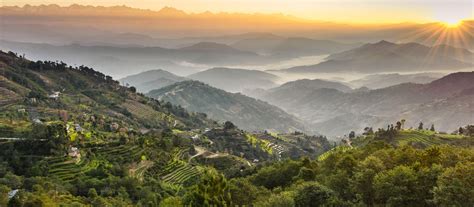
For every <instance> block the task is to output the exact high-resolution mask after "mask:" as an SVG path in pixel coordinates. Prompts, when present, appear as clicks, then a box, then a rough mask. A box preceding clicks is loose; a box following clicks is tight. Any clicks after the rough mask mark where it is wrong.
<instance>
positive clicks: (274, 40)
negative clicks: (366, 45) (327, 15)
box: [231, 34, 360, 57]
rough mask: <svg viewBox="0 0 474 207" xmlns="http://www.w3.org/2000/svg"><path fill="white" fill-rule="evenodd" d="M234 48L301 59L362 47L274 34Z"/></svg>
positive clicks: (249, 40) (240, 42)
mask: <svg viewBox="0 0 474 207" xmlns="http://www.w3.org/2000/svg"><path fill="white" fill-rule="evenodd" d="M231 46H232V47H234V48H237V49H240V50H244V51H252V52H255V53H258V54H265V55H272V56H280V57H301V56H313V55H327V54H332V53H336V52H342V51H344V50H348V49H352V48H355V47H358V46H360V44H345V43H340V42H335V41H330V40H315V39H309V38H301V37H300V38H298V37H290V38H285V37H280V36H276V35H272V34H268V35H266V36H260V37H254V38H248V39H242V40H239V41H237V42H235V43H233V44H231Z"/></svg>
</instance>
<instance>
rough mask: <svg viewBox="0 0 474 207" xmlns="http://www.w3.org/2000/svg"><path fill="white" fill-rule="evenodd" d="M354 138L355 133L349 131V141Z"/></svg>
mask: <svg viewBox="0 0 474 207" xmlns="http://www.w3.org/2000/svg"><path fill="white" fill-rule="evenodd" d="M354 138H355V132H354V131H351V132H350V133H349V139H354Z"/></svg>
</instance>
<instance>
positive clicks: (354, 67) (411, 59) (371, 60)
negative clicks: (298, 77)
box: [284, 41, 473, 73]
mask: <svg viewBox="0 0 474 207" xmlns="http://www.w3.org/2000/svg"><path fill="white" fill-rule="evenodd" d="M437 49H438V48H437V47H428V46H424V45H421V44H418V43H405V44H395V43H391V42H387V41H380V42H377V43H373V44H371V43H369V44H365V45H363V46H360V47H358V48H355V49H351V50H347V51H344V52H340V53H335V54H332V55H330V56H329V57H327V60H326V61H324V62H322V63H319V64H316V65H309V66H297V67H293V68H289V69H285V70H284V71H286V72H292V73H297V72H299V73H301V72H304V73H309V72H349V71H351V72H360V73H382V72H402V71H403V72H408V71H414V70H417V71H433V70H454V69H465V68H469V67H472V63H470V61H469V60H470V59H469V58H466V59H465V61H467V62H463V61H460V60H459V59H458V58H459V57H460V56H457V54H458V53H457V51H458V50H456V49H448V46H444V49H443V50H442V52H441V50H437ZM472 55H473V54H472V53H470V54H464V55H463V56H464V57H472Z"/></svg>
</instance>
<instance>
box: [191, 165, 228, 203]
mask: <svg viewBox="0 0 474 207" xmlns="http://www.w3.org/2000/svg"><path fill="white" fill-rule="evenodd" d="M231 203H232V200H231V194H230V192H229V184H228V182H227V180H226V179H225V177H224V176H223V175H222V174H221V173H219V172H217V171H216V170H215V169H214V168H207V169H205V170H204V172H203V175H202V176H201V180H200V181H199V183H198V184H196V185H194V186H193V187H192V189H191V190H190V191H189V192H188V194H186V196H185V204H186V205H189V206H231Z"/></svg>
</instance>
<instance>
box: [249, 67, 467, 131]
mask: <svg viewBox="0 0 474 207" xmlns="http://www.w3.org/2000/svg"><path fill="white" fill-rule="evenodd" d="M472 80H474V72H460V73H453V74H450V75H447V76H445V77H443V78H440V79H438V80H435V81H433V82H431V83H427V84H412V83H405V84H399V85H395V86H391V87H387V88H381V89H377V90H368V91H358V90H356V91H353V92H348V93H343V92H341V91H338V90H335V89H317V90H312V91H311V92H310V93H306V94H301V95H300V94H299V93H284V94H281V93H275V94H272V93H263V95H261V96H258V97H257V98H259V99H261V100H264V101H267V102H269V103H270V104H273V105H275V106H278V107H280V108H282V109H284V110H285V111H286V112H288V113H289V114H293V115H295V116H296V117H298V118H300V119H302V120H303V121H305V122H307V123H309V124H311V126H313V127H314V128H315V129H316V130H318V131H321V133H323V134H327V135H342V133H341V132H344V131H351V130H356V129H361V128H364V127H365V126H374V127H383V125H382V124H380V123H390V122H393V121H395V120H400V119H406V120H407V125H410V126H415V125H416V124H418V122H420V121H423V122H425V123H433V124H435V125H436V126H439V130H441V131H450V130H453V129H455V128H456V127H457V126H459V125H463V124H466V123H473V122H474V120H473V117H472V113H469V112H471V111H472V108H473V105H472V104H473V102H472V101H473V97H472V94H471V93H469V91H471V90H472V88H474V85H473V84H474V81H472Z"/></svg>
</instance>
